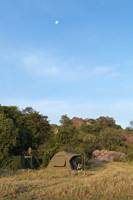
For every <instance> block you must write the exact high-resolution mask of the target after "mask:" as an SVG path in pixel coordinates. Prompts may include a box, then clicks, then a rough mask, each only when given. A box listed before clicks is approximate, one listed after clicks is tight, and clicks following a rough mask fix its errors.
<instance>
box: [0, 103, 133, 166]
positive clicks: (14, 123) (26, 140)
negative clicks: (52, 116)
mask: <svg viewBox="0 0 133 200" xmlns="http://www.w3.org/2000/svg"><path fill="white" fill-rule="evenodd" d="M83 122H84V123H82V125H81V126H80V127H75V126H74V124H73V121H72V120H71V119H70V118H69V117H68V116H67V115H63V116H62V117H61V120H60V126H57V125H50V124H49V121H48V118H47V116H44V115H42V114H40V113H39V112H37V111H35V110H33V109H32V108H30V107H27V108H25V109H24V110H22V111H21V110H19V109H18V108H17V107H16V106H9V107H8V106H0V168H2V167H9V168H12V169H15V167H16V169H17V168H19V161H18V160H19V159H18V158H19V157H21V156H23V155H24V152H25V153H26V152H27V150H28V148H29V147H31V148H32V150H33V151H32V152H33V155H32V156H33V158H34V161H33V168H37V167H39V166H41V165H42V166H47V165H48V162H49V160H50V159H51V158H52V156H53V155H54V154H55V153H56V152H58V151H62V150H65V151H68V152H74V153H79V154H84V155H85V156H86V158H87V159H89V158H90V157H91V155H92V152H93V151H94V150H95V149H107V150H115V151H121V152H124V153H126V154H127V159H128V160H133V153H132V152H133V144H129V143H127V142H126V141H125V140H124V135H125V134H130V135H131V134H132V130H131V129H126V130H124V129H122V128H121V127H120V126H119V125H117V124H116V123H115V120H114V119H113V118H110V117H99V118H98V119H96V120H94V119H86V120H83ZM131 125H132V124H131Z"/></svg>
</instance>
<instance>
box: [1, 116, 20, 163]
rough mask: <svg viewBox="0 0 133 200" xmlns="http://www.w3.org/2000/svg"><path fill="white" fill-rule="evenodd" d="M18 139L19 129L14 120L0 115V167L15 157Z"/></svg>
mask: <svg viewBox="0 0 133 200" xmlns="http://www.w3.org/2000/svg"><path fill="white" fill-rule="evenodd" d="M17 137H18V129H17V128H16V127H15V125H14V122H13V120H12V119H9V118H7V117H6V116H5V115H4V114H1V113H0V166H2V163H3V161H5V160H7V159H9V158H10V157H11V156H12V155H13V151H14V148H15V147H16V145H17Z"/></svg>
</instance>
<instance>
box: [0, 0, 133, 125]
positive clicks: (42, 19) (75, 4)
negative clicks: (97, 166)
mask: <svg viewBox="0 0 133 200" xmlns="http://www.w3.org/2000/svg"><path fill="white" fill-rule="evenodd" d="M56 21H57V22H56ZM0 103H1V104H2V105H18V106H20V107H21V108H22V107H25V106H33V107H34V108H35V109H37V110H38V111H40V112H42V113H44V114H46V115H48V116H49V119H50V120H51V122H52V123H53V122H58V120H59V118H60V115H62V114H68V115H69V116H70V117H72V116H75V115H76V116H81V117H84V118H96V117H98V116H101V115H102V116H110V117H114V118H115V120H116V121H117V122H118V123H119V124H121V125H122V126H124V127H125V126H128V123H129V121H130V120H133V1H132V0H4V1H3V0H0Z"/></svg>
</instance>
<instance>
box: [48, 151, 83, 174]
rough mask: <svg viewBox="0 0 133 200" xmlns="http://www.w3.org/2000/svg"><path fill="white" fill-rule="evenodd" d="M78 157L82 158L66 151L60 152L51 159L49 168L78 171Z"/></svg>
mask: <svg viewBox="0 0 133 200" xmlns="http://www.w3.org/2000/svg"><path fill="white" fill-rule="evenodd" d="M77 157H80V155H78V154H72V153H68V152H65V151H61V152H58V153H57V154H55V155H54V156H53V158H52V159H51V161H50V163H49V165H48V168H53V169H55V168H66V169H72V170H76V169H77V167H78V163H77V162H76V158H77Z"/></svg>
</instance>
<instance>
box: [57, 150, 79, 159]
mask: <svg viewBox="0 0 133 200" xmlns="http://www.w3.org/2000/svg"><path fill="white" fill-rule="evenodd" d="M54 156H55V157H56V156H59V157H61V156H64V157H67V158H68V159H69V160H71V159H72V158H73V157H78V156H80V154H73V153H68V152H66V151H60V152H58V153H56V154H55V155H54Z"/></svg>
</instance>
